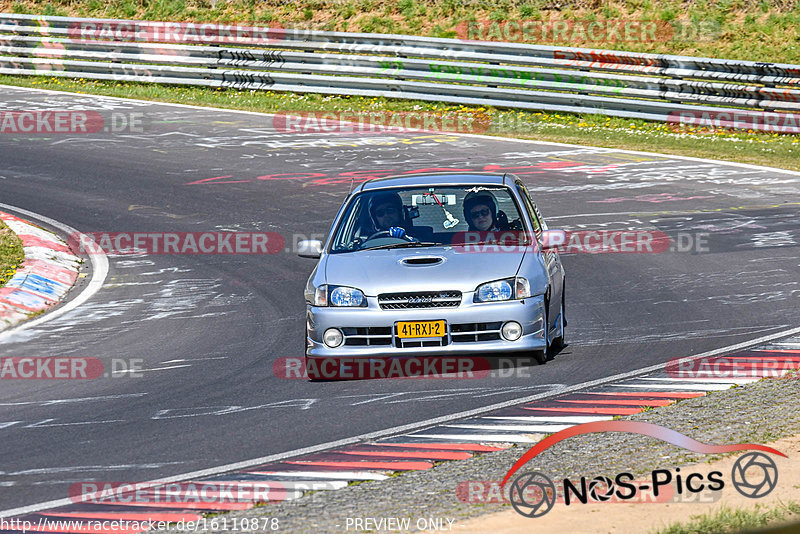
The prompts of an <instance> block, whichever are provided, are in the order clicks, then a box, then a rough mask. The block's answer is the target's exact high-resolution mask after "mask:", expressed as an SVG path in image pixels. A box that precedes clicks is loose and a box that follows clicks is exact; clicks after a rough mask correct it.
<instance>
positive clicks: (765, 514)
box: [653, 501, 800, 534]
mask: <svg viewBox="0 0 800 534" xmlns="http://www.w3.org/2000/svg"><path fill="white" fill-rule="evenodd" d="M789 522H791V523H794V524H793V525H792V526H793V527H794V528H795V529H797V530H794V532H797V531H798V530H800V503H798V502H793V501H792V502H788V503H785V504H782V505H779V506H776V507H772V508H766V507H763V506H761V505H756V507H755V508H754V509H752V510H744V509H732V508H722V509H720V510H719V511H717V512H715V513H711V514H705V515H700V516H692V518H691V520H690V521H687V522H684V523H676V524H673V525H670V526H669V527H667V528H665V529H661V530H657V531H654V533H653V534H706V533H707V534H718V533H720V534H721V533H728V532H730V533H733V532H745V531H752V530H754V529H762V528H764V527H769V526H776V525H779V524H782V523H789ZM792 526H790V527H789V528H790V529H791V528H792ZM790 531H791V530H787V532H790ZM769 532H771V530H770V531H769Z"/></svg>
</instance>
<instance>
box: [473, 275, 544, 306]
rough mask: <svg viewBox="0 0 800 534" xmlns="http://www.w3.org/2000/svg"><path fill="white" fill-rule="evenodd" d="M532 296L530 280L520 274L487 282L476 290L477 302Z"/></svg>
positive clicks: (475, 299)
mask: <svg viewBox="0 0 800 534" xmlns="http://www.w3.org/2000/svg"><path fill="white" fill-rule="evenodd" d="M530 296H531V286H530V284H529V283H528V280H527V279H525V278H522V277H521V276H518V277H516V278H507V279H505V280H497V281H495V282H487V283H485V284H481V285H479V286H478V289H476V290H475V298H474V301H475V302H499V301H503V300H512V299H524V298H528V297H530Z"/></svg>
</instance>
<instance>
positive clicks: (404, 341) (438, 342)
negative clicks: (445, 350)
mask: <svg viewBox="0 0 800 534" xmlns="http://www.w3.org/2000/svg"><path fill="white" fill-rule="evenodd" d="M393 334H394V346H395V347H397V348H398V349H409V348H418V347H444V346H445V345H447V335H444V336H441V337H430V338H423V339H419V338H401V337H400V336H398V335H397V326H396V325H395V327H394V332H393Z"/></svg>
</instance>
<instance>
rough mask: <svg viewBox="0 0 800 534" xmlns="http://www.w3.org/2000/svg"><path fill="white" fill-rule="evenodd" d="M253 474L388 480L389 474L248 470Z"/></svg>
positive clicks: (345, 479)
mask: <svg viewBox="0 0 800 534" xmlns="http://www.w3.org/2000/svg"><path fill="white" fill-rule="evenodd" d="M248 473H250V474H253V475H267V476H271V477H287V478H301V479H305V478H321V479H326V480H327V479H332V480H344V481H349V480H386V479H387V478H389V475H384V474H381V473H377V472H376V473H373V472H371V471H248Z"/></svg>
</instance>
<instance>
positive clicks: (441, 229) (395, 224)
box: [330, 185, 526, 254]
mask: <svg viewBox="0 0 800 534" xmlns="http://www.w3.org/2000/svg"><path fill="white" fill-rule="evenodd" d="M525 230H526V227H525V222H524V218H523V217H521V215H520V210H519V207H518V205H517V202H516V200H515V199H514V197H513V196H512V193H511V191H510V190H509V188H507V187H505V186H485V185H463V186H442V187H424V188H404V189H381V190H377V191H367V192H363V193H359V194H358V195H356V196H355V197H353V199H352V200H351V202H350V204H349V205H348V207H347V210H346V212H345V213H344V215H343V216H342V218H341V219H340V221H339V224H338V225H337V227H336V230H335V231H334V238H333V241H332V243H331V249H330V251H331V253H334V254H335V253H342V252H353V251H357V250H366V249H375V248H394V247H401V246H406V245H404V244H407V246H415V245H418V246H423V245H450V244H453V243H454V242H455V241H459V240H461V242H463V239H464V238H463V236H464V235H465V234H467V233H472V234H475V235H485V233H487V232H489V233H491V232H498V231H500V232H503V231H522V232H524V231H525ZM475 239H478V238H477V237H473V239H472V241H473V242H474V241H475Z"/></svg>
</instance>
